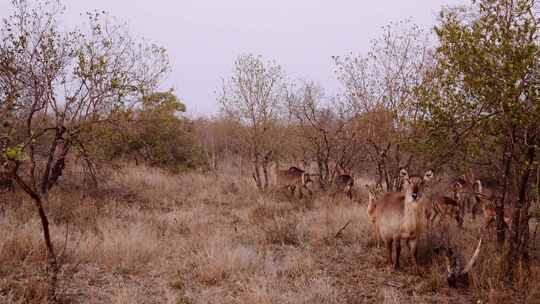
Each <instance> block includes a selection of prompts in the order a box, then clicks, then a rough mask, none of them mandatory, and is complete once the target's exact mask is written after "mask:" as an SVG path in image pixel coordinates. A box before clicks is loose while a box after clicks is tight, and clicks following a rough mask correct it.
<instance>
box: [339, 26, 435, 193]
mask: <svg viewBox="0 0 540 304" xmlns="http://www.w3.org/2000/svg"><path fill="white" fill-rule="evenodd" d="M334 59H335V63H336V66H337V74H338V78H339V79H340V80H341V82H342V83H343V85H344V88H345V94H346V97H347V99H348V101H349V108H350V109H351V110H352V111H354V112H355V116H356V118H355V120H356V123H355V124H356V127H357V128H359V129H360V130H359V132H358V134H359V135H360V134H361V136H363V141H364V143H365V146H366V148H367V149H366V151H367V152H368V155H369V157H370V159H371V161H373V162H374V163H376V167H377V175H378V183H379V184H380V185H382V183H385V184H386V186H387V189H392V188H393V187H394V183H393V179H395V177H396V176H397V174H398V171H399V167H400V166H403V165H407V164H408V163H410V158H408V157H406V154H405V153H403V150H404V145H406V144H407V141H408V138H409V137H410V136H411V135H412V132H411V128H410V122H411V121H414V120H415V119H416V116H417V110H416V106H415V100H414V94H413V93H414V89H415V88H416V87H417V86H418V85H420V84H421V83H422V82H423V74H424V71H425V70H426V69H427V68H429V67H430V63H431V61H432V60H431V52H430V48H429V41H428V35H427V34H426V33H425V32H424V31H422V30H421V29H419V28H418V27H417V26H414V25H412V26H411V25H409V24H408V23H407V22H402V23H398V24H390V25H388V26H386V27H384V33H383V36H382V37H381V38H380V39H376V40H374V41H373V42H372V46H371V50H370V52H369V53H368V54H367V55H361V56H354V55H350V56H345V57H334ZM409 156H410V155H409Z"/></svg>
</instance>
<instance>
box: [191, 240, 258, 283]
mask: <svg viewBox="0 0 540 304" xmlns="http://www.w3.org/2000/svg"><path fill="white" fill-rule="evenodd" d="M193 262H194V264H195V266H196V275H197V279H198V281H199V283H201V284H203V285H205V286H213V285H219V284H223V282H224V281H226V280H228V279H229V278H231V277H234V278H236V279H238V278H245V277H246V276H247V277H249V276H251V275H252V274H253V273H254V272H255V271H256V268H257V267H258V266H259V265H260V262H261V256H260V255H259V254H258V253H257V251H256V250H254V249H253V248H250V247H245V246H234V245H233V244H231V242H230V241H229V240H228V239H227V237H226V236H223V235H215V236H213V237H210V238H209V239H208V240H206V242H205V244H204V245H203V247H202V248H201V249H200V250H198V251H197V252H195V253H194V254H193Z"/></svg>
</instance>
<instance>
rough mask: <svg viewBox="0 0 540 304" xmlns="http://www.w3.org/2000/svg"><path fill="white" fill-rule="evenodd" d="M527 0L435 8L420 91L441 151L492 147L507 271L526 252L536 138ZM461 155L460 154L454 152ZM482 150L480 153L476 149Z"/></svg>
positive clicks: (535, 60) (432, 141)
mask: <svg viewBox="0 0 540 304" xmlns="http://www.w3.org/2000/svg"><path fill="white" fill-rule="evenodd" d="M535 5H536V1H534V0H497V1H495V0H480V1H475V2H474V3H473V6H472V7H470V8H465V9H464V8H454V9H448V10H444V11H443V12H442V13H441V19H440V24H439V25H438V26H437V27H436V28H435V31H436V33H437V36H438V38H439V42H440V46H439V47H438V49H437V52H436V61H437V64H436V68H435V69H434V70H433V72H432V73H430V75H429V76H428V77H429V78H430V79H431V81H430V83H429V85H428V86H425V87H424V88H422V89H421V90H420V91H421V92H422V99H421V103H422V107H423V109H424V114H425V117H424V118H425V126H426V128H427V129H428V130H429V135H430V136H429V137H427V141H426V142H425V144H426V146H427V147H430V148H433V150H434V151H437V153H438V154H439V155H440V157H441V158H446V159H448V158H451V157H453V156H455V153H456V152H459V151H463V150H468V151H470V152H471V153H470V154H471V155H472V156H473V157H475V156H476V155H477V154H478V152H479V151H490V152H491V153H490V154H493V152H496V153H498V154H499V156H498V157H492V158H491V160H492V161H493V162H495V165H494V166H493V167H494V168H493V169H494V170H497V168H498V170H499V172H500V175H501V177H502V180H504V192H503V195H502V197H501V198H500V200H499V202H498V204H497V229H498V233H497V235H498V237H497V238H498V241H499V244H501V245H502V244H503V242H504V239H505V234H504V228H503V225H504V223H503V205H504V204H506V203H510V202H511V203H512V204H513V207H514V212H513V215H512V228H511V229H510V231H511V234H510V239H509V246H508V251H507V262H508V265H509V267H508V271H507V274H509V278H511V277H512V276H511V274H512V273H513V269H514V268H515V267H514V266H515V265H516V264H517V262H518V261H519V260H520V258H525V260H527V259H528V258H527V257H528V249H527V243H528V215H527V210H528V207H529V204H530V203H529V202H530V200H529V199H528V193H530V190H531V189H530V188H531V182H530V173H531V170H533V168H535V167H537V165H538V163H537V153H538V144H539V140H540V137H539V136H540V133H539V132H540V128H539V127H540V125H539V121H540V120H539V118H540V108H539V107H540V100H539V92H540V91H539V89H540V87H539V84H540V82H539V78H538V75H539V72H540V69H539V68H540V65H539V63H540V62H539V58H540V57H539V55H540V54H539V51H540V48H539V44H538V20H537V18H536V17H535V15H534V6H535ZM462 155H463V154H462ZM484 157H486V154H484ZM487 157H490V156H489V155H487Z"/></svg>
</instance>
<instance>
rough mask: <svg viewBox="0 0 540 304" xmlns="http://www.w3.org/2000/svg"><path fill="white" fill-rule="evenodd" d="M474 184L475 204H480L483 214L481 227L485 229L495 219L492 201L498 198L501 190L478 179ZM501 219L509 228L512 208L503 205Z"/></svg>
mask: <svg viewBox="0 0 540 304" xmlns="http://www.w3.org/2000/svg"><path fill="white" fill-rule="evenodd" d="M474 186H475V193H474V198H475V201H476V204H475V206H480V207H481V208H482V213H483V216H484V224H483V228H484V229H486V228H488V227H489V226H490V225H491V224H492V223H493V222H494V221H495V214H496V209H495V206H494V203H495V202H496V201H497V199H500V197H501V196H502V194H501V192H502V191H501V190H500V189H498V188H497V187H495V186H493V185H490V186H485V185H483V183H482V182H481V181H480V180H476V181H475V182H474ZM503 220H504V224H505V225H506V228H510V223H511V220H512V208H509V207H503Z"/></svg>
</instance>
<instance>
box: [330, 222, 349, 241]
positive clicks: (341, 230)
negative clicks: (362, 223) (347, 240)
mask: <svg viewBox="0 0 540 304" xmlns="http://www.w3.org/2000/svg"><path fill="white" fill-rule="evenodd" d="M350 223H351V220H349V221H348V222H347V223H346V224H345V225H344V226H343V227H341V229H339V230H338V232H337V233H336V235H334V238H336V239H337V237H338V236H339V235H340V234H341V232H343V230H345V228H347V226H349V224H350Z"/></svg>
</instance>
